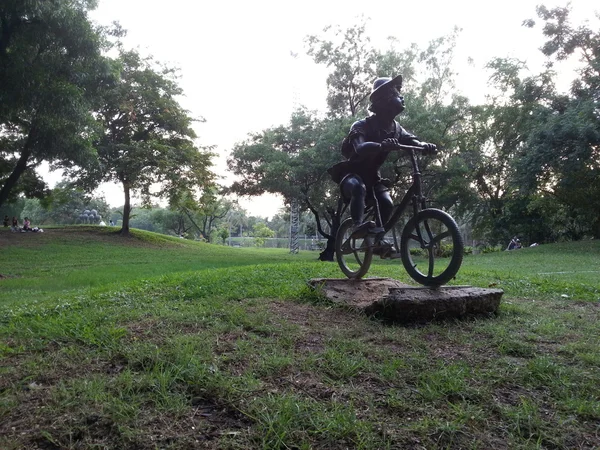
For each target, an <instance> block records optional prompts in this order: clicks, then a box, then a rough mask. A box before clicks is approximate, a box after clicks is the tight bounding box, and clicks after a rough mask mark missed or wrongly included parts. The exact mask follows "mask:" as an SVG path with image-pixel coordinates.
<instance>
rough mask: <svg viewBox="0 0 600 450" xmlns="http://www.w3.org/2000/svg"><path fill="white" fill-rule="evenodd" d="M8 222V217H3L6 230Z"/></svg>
mask: <svg viewBox="0 0 600 450" xmlns="http://www.w3.org/2000/svg"><path fill="white" fill-rule="evenodd" d="M8 221H9V218H8V215H6V216H4V228H8Z"/></svg>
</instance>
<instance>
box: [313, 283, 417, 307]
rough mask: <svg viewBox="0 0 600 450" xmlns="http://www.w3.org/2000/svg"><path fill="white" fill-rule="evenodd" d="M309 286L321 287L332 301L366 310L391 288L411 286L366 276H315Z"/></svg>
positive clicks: (322, 291) (321, 290)
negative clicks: (357, 278) (354, 277)
mask: <svg viewBox="0 0 600 450" xmlns="http://www.w3.org/2000/svg"><path fill="white" fill-rule="evenodd" d="M308 284H309V286H311V287H313V288H315V289H319V290H320V292H321V293H322V294H323V295H324V296H325V297H327V298H328V299H329V300H331V301H332V302H336V303H342V304H344V305H346V306H350V307H353V308H357V309H360V310H364V309H365V308H367V307H369V306H371V305H372V304H373V302H374V301H376V300H379V299H381V298H383V296H385V295H387V294H388V293H389V291H390V289H394V288H402V287H410V286H409V285H408V284H404V283H401V282H399V281H398V280H394V279H393V278H364V279H362V280H350V279H348V278H313V279H312V280H309V282H308Z"/></svg>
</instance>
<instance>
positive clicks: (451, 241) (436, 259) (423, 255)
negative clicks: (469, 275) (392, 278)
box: [400, 208, 464, 286]
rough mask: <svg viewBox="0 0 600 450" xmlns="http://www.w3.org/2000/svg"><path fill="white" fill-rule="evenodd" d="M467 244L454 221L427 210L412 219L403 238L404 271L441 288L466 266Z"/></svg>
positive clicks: (432, 210)
mask: <svg viewBox="0 0 600 450" xmlns="http://www.w3.org/2000/svg"><path fill="white" fill-rule="evenodd" d="M463 251H464V244H463V240H462V236H461V234H460V231H459V230H458V225H456V222H455V221H454V219H453V218H452V217H451V216H450V215H449V214H447V213H445V212H444V211H441V210H439V209H432V208H431V209H424V210H422V211H420V212H419V213H418V214H417V215H416V216H415V217H413V218H412V219H410V220H409V221H408V223H407V224H406V226H405V227H404V230H403V231H402V236H401V238H400V257H401V258H402V263H403V264H404V268H405V269H406V271H407V272H408V274H409V275H410V276H411V278H412V279H413V280H415V281H416V282H418V283H420V284H422V285H425V286H441V285H442V284H446V283H447V282H448V281H450V280H451V279H452V278H454V277H455V276H456V274H457V272H458V270H459V269H460V266H461V264H462V258H463Z"/></svg>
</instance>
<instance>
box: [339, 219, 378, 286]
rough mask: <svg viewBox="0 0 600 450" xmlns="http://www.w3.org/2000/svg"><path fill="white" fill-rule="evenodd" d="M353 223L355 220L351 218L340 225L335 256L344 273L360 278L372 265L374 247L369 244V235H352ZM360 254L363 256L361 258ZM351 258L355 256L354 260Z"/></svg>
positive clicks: (349, 276)
mask: <svg viewBox="0 0 600 450" xmlns="http://www.w3.org/2000/svg"><path fill="white" fill-rule="evenodd" d="M353 225H354V222H353V221H352V219H350V218H348V219H346V220H345V221H344V222H342V224H341V225H340V227H339V229H338V232H337V234H336V237H335V257H336V259H337V263H338V265H339V266H340V269H342V272H344V275H346V276H347V277H348V278H351V279H356V280H358V279H360V278H362V277H364V276H365V275H366V274H367V272H368V271H369V267H371V261H372V260H373V247H372V246H371V245H368V241H367V239H369V238H368V237H365V238H360V239H354V238H351V237H350V234H351V232H352V227H353ZM360 255H363V257H362V258H361V257H360ZM351 258H354V262H353V261H352V259H351Z"/></svg>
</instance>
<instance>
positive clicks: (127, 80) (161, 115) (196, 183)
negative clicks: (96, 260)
mask: <svg viewBox="0 0 600 450" xmlns="http://www.w3.org/2000/svg"><path fill="white" fill-rule="evenodd" d="M115 64H116V65H117V67H118V68H119V74H120V78H119V80H118V82H117V83H116V84H115V86H114V87H113V88H112V89H109V90H107V91H106V92H105V94H104V96H103V103H102V105H101V106H100V107H99V108H98V112H97V117H98V125H99V126H101V128H102V130H103V131H102V133H101V135H100V137H99V139H98V141H97V143H96V147H97V151H98V159H99V165H98V166H97V167H95V168H94V169H93V170H88V169H87V168H85V167H84V168H82V170H79V169H75V170H74V171H73V174H74V175H76V176H77V177H78V178H81V179H82V182H83V183H86V184H88V185H92V186H94V185H96V184H97V183H99V182H100V181H115V182H118V183H121V184H122V185H123V189H124V191H125V205H124V209H123V231H124V232H128V231H129V214H130V210H131V204H130V194H131V193H132V192H134V193H138V194H139V195H140V196H141V198H142V201H143V202H144V203H145V204H146V205H148V204H150V199H151V198H152V197H154V196H157V197H163V198H168V199H169V201H170V202H171V204H177V203H178V202H179V201H180V200H181V199H182V198H184V197H185V196H193V193H194V192H195V190H196V189H200V190H202V189H203V188H206V187H209V186H211V185H212V182H213V178H214V174H213V173H212V172H211V171H210V167H211V165H212V162H211V157H212V154H211V153H210V152H209V151H207V149H201V148H198V147H197V146H196V145H195V144H194V141H193V140H194V138H195V137H196V135H195V133H194V131H193V130H192V128H191V124H192V118H191V117H190V116H189V115H188V113H187V111H185V110H184V109H183V108H182V107H181V106H180V105H179V103H178V101H177V96H179V95H181V94H182V90H181V88H180V87H179V86H178V85H177V83H176V80H175V71H174V70H173V69H170V68H167V67H160V66H157V65H156V64H154V62H153V61H152V60H151V59H143V58H142V57H140V55H139V54H137V53H136V52H133V51H129V52H126V51H122V52H121V53H120V56H119V58H118V59H117V60H116V61H115ZM157 188H158V190H156V191H155V189H157Z"/></svg>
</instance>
